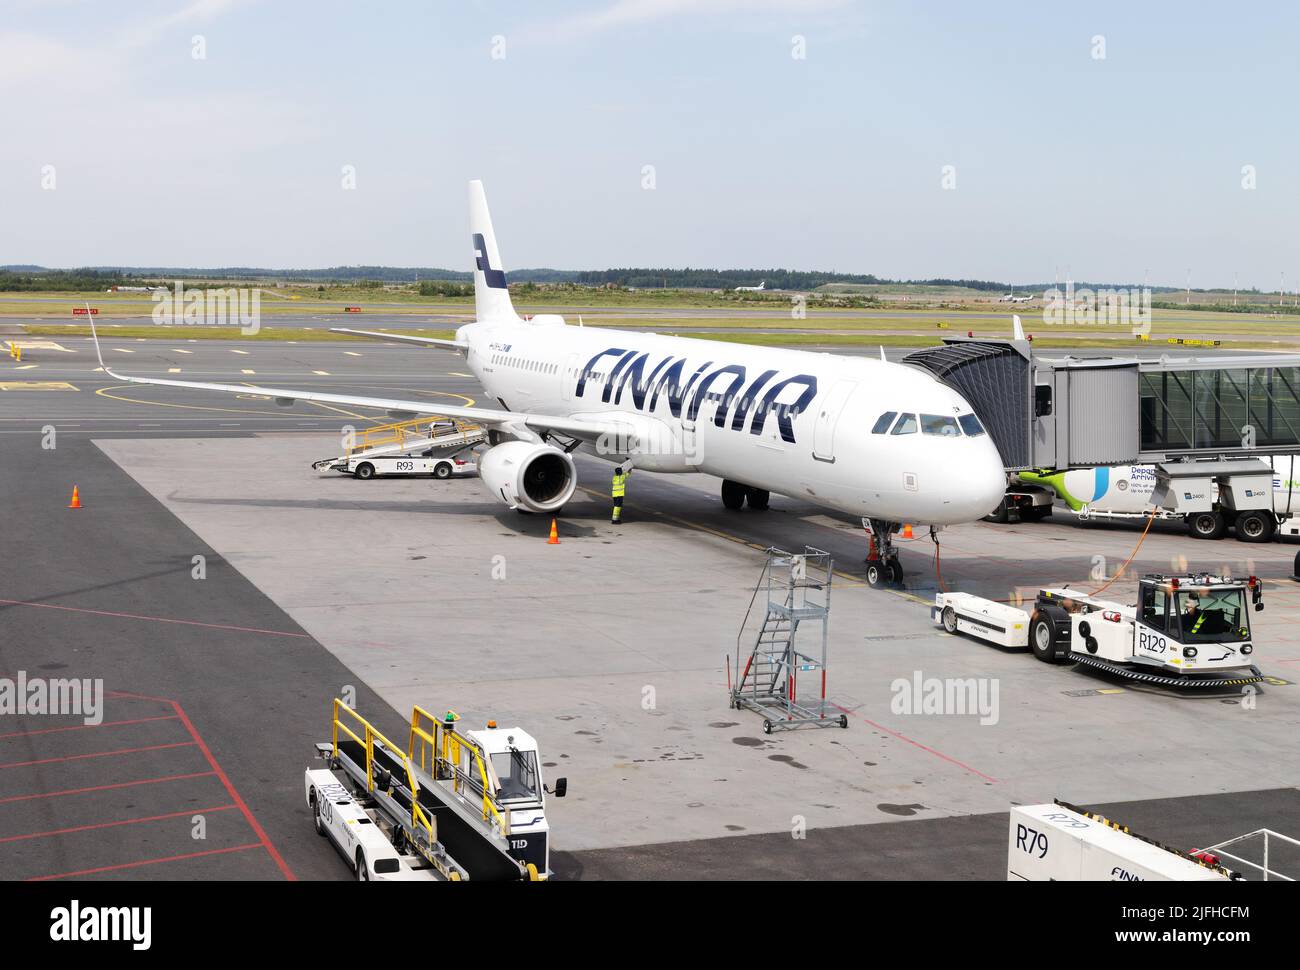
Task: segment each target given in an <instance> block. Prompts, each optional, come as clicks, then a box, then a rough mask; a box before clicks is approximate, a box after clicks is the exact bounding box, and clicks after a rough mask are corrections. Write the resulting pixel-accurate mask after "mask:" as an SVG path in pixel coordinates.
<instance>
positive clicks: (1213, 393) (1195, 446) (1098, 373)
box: [904, 337, 1300, 471]
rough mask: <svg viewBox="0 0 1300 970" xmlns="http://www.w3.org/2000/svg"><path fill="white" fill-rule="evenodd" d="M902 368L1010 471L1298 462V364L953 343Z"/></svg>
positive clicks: (1287, 358) (1272, 358) (1020, 343)
mask: <svg viewBox="0 0 1300 970" xmlns="http://www.w3.org/2000/svg"><path fill="white" fill-rule="evenodd" d="M904 363H907V364H911V365H913V366H915V367H920V368H923V369H925V370H928V371H930V372H931V373H932V374H934V375H935V376H936V377H938V378H939V379H940V380H942V381H944V382H945V383H947V384H949V385H950V386H952V387H953V388H955V389H956V390H957V391H958V392H960V393H961V394H962V395H963V396H964V397H965V398H966V400H968V401H969V402H970V403H971V406H972V407H973V408H974V409H975V413H976V414H977V415H979V418H980V420H981V421H982V422H983V424H984V427H985V428H986V429H987V430H988V432H989V435H990V436H991V437H992V438H993V440H994V442H995V443H996V444H997V446H998V450H999V452H1001V454H1002V461H1003V464H1004V465H1005V466H1006V468H1007V470H1008V471H1024V470H1027V469H1031V468H1053V469H1067V468H1090V467H1095V466H1101V465H1133V464H1162V463H1167V462H1171V461H1178V460H1190V459H1216V460H1217V459H1227V458H1240V457H1251V456H1257V455H1278V454H1294V453H1300V355H1295V354H1277V355H1262V354H1252V355H1249V356H1226V355H1223V356H1221V355H1218V354H1216V355H1214V356H1213V357H1208V358H1198V357H1168V356H1161V357H1152V358H1145V357H1144V358H1139V357H1123V356H1115V357H1070V356H1065V357H1057V358H1049V357H1035V356H1034V354H1033V352H1032V344H1031V343H1030V342H1029V341H1027V340H1005V341H996V340H982V339H978V338H965V337H951V338H947V339H946V340H945V341H944V344H943V346H940V347H927V348H925V349H924V350H918V351H916V352H914V353H911V354H909V355H908V356H907V357H905V358H904Z"/></svg>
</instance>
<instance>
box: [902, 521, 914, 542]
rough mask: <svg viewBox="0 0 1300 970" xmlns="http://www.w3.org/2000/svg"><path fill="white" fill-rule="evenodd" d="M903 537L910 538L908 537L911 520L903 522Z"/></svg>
mask: <svg viewBox="0 0 1300 970" xmlns="http://www.w3.org/2000/svg"><path fill="white" fill-rule="evenodd" d="M903 538H904V539H910V538H912V523H911V522H904V523H903Z"/></svg>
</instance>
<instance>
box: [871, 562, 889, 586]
mask: <svg viewBox="0 0 1300 970" xmlns="http://www.w3.org/2000/svg"><path fill="white" fill-rule="evenodd" d="M887 582H889V574H888V569H887V567H886V566H885V564H884V563H883V562H881V561H880V560H878V559H872V560H871V561H870V562H868V563H867V585H868V586H870V587H871V588H872V589H882V588H883V587H884V585H885V584H886V583H887Z"/></svg>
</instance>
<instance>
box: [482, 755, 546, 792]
mask: <svg viewBox="0 0 1300 970" xmlns="http://www.w3.org/2000/svg"><path fill="white" fill-rule="evenodd" d="M492 770H493V771H494V772H496V776H497V782H498V784H499V787H498V788H497V798H499V799H501V800H502V801H509V800H511V799H516V798H531V799H538V798H540V797H541V796H540V795H539V794H538V792H537V752H536V751H520V750H519V749H518V748H511V749H510V750H509V751H498V752H497V753H496V754H494V755H492Z"/></svg>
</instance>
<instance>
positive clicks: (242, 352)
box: [230, 348, 248, 357]
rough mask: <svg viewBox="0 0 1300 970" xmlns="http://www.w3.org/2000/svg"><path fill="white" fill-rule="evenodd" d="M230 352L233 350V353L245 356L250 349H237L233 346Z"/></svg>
mask: <svg viewBox="0 0 1300 970" xmlns="http://www.w3.org/2000/svg"><path fill="white" fill-rule="evenodd" d="M230 352H231V353H232V354H243V355H244V356H245V357H247V356H248V351H247V350H235V349H234V348H231V350H230Z"/></svg>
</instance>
